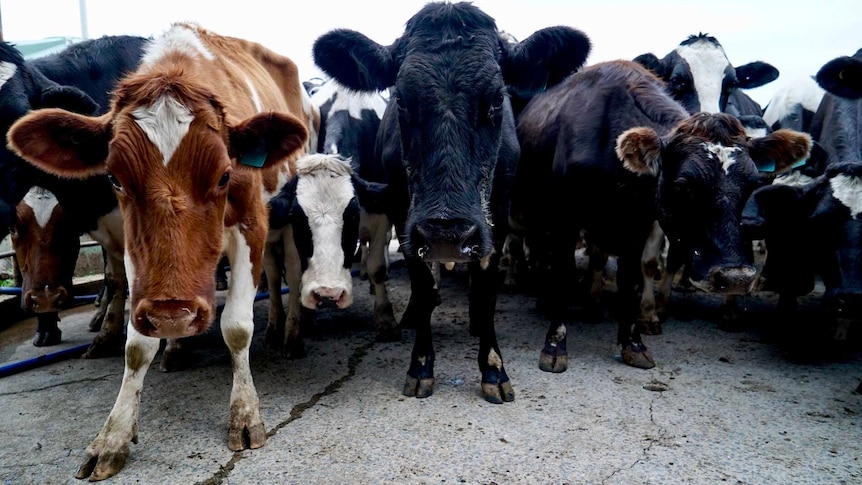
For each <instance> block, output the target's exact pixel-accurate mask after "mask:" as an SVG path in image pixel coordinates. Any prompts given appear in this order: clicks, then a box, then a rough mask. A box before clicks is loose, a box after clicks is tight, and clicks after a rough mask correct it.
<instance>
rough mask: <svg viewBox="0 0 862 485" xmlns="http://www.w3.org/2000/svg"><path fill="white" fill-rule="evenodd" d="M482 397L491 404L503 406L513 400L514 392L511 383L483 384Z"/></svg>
mask: <svg viewBox="0 0 862 485" xmlns="http://www.w3.org/2000/svg"><path fill="white" fill-rule="evenodd" d="M482 395H483V396H484V397H485V400H486V401H488V402H489V403H491V404H503V403H504V402H512V401H514V400H515V390H514V389H513V388H512V382H511V381H506V382H483V383H482Z"/></svg>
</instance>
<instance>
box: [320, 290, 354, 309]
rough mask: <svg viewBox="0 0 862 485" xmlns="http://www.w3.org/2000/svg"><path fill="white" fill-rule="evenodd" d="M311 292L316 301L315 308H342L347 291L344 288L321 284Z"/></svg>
mask: <svg viewBox="0 0 862 485" xmlns="http://www.w3.org/2000/svg"><path fill="white" fill-rule="evenodd" d="M312 294H313V295H314V300H315V301H316V302H317V308H344V306H343V303H344V299H345V295H346V294H347V291H345V289H344V288H330V287H326V286H321V287H319V288H317V289H315V290H314V291H312Z"/></svg>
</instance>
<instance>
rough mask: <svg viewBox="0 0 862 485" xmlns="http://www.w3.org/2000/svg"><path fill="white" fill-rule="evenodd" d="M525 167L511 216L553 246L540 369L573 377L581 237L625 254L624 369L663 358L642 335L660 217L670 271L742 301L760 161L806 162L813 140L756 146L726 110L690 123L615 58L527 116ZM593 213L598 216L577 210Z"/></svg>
mask: <svg viewBox="0 0 862 485" xmlns="http://www.w3.org/2000/svg"><path fill="white" fill-rule="evenodd" d="M518 139H519V140H520V142H521V161H520V163H519V165H518V172H517V178H516V185H515V188H514V189H513V201H512V202H513V208H520V212H518V211H515V210H513V218H519V219H520V220H521V221H522V226H524V227H526V228H528V230H529V231H530V233H531V234H533V235H534V236H535V237H534V239H533V240H537V239H539V238H542V237H545V238H546V239H545V240H546V243H545V244H546V245H547V246H548V247H549V248H550V258H551V259H550V266H551V268H550V275H549V278H546V279H545V281H546V284H547V287H546V288H545V289H543V291H542V292H541V294H542V295H543V297H545V298H546V299H547V304H546V305H544V306H545V307H546V308H548V309H549V312H550V319H551V323H550V327H549V329H548V333H547V336H546V342H545V346H544V349H543V350H542V353H541V357H540V361H539V365H540V368H541V369H542V370H545V371H550V372H562V371H564V370H566V367H567V363H568V357H567V353H566V326H565V324H564V319H565V313H566V303H567V302H568V301H570V298H568V295H567V292H568V290H569V286H570V285H568V284H567V282H568V281H569V280H570V279H571V277H572V274H573V271H574V264H575V263H574V252H575V245H576V244H577V242H578V236H579V233H580V232H581V231H584V232H585V233H586V235H587V240H588V242H589V243H590V244H591V245H594V246H595V247H597V248H599V249H601V250H602V251H605V252H607V253H611V254H616V255H617V257H618V262H617V264H618V267H617V288H618V290H617V299H618V301H617V303H616V305H615V310H616V312H617V315H616V318H617V320H618V323H619V330H618V342H619V344H620V345H621V346H622V359H623V361H624V362H625V363H626V364H629V365H632V366H635V367H641V368H650V367H653V366H654V365H655V364H654V361H653V359H652V357H651V355H650V354H649V352H648V350H647V349H646V346H645V345H644V344H643V342H642V341H641V337H640V330H639V329H638V328H637V327H635V328H634V329H633V328H632V327H633V325H634V323H635V321H636V317H637V307H638V304H637V301H636V291H635V288H636V285H637V284H638V282H639V280H640V273H639V261H640V257H641V255H642V254H643V250H644V241H646V240H647V236H648V235H649V233H650V231H651V229H652V225H653V221H656V220H657V221H658V222H659V223H660V224H661V227H662V229H664V231H665V233H666V234H667V237H668V238H669V239H670V241H671V243H672V244H671V252H670V253H669V255H668V274H669V275H670V274H674V273H676V272H677V270H678V269H679V268H680V267H681V266H682V265H685V266H686V269H687V275H688V281H689V282H690V283H691V284H692V285H693V286H694V287H695V288H697V289H698V290H702V291H707V292H715V293H744V292H746V291H748V290H749V289H750V287H751V285H752V283H753V282H754V277H755V269H754V267H753V266H752V261H751V259H750V256H751V254H750V251H746V249H745V248H744V244H743V240H742V238H741V234H740V227H739V220H740V216H741V212H742V208H743V204H744V203H745V200H746V199H747V197H748V195H749V194H750V193H751V192H752V190H754V188H755V187H756V186H757V184H758V183H759V176H758V170H757V167H756V165H755V162H754V161H753V160H764V161H767V162H769V163H772V162H773V161H774V162H775V163H776V164H777V165H778V166H779V169H783V168H786V167H788V166H789V165H790V164H792V163H794V162H796V161H798V160H799V159H801V158H804V157H805V156H807V154H808V151H809V149H810V139H809V137H808V136H807V135H805V134H801V133H795V132H789V131H778V132H775V133H773V134H771V135H768V136H767V137H765V138H758V139H748V138H747V136H746V134H745V131H744V129H743V126H742V124H741V123H740V122H739V120H738V119H737V118H736V117H734V116H731V115H727V114H724V113H717V114H709V113H697V114H694V115H691V116H689V115H688V113H687V112H686V110H685V109H684V108H683V107H682V106H681V105H680V104H679V103H678V102H677V101H675V100H674V99H672V98H671V97H670V96H669V95H668V94H667V91H666V90H665V88H664V85H663V83H662V82H661V80H659V79H658V78H656V77H655V76H654V75H653V74H652V73H651V72H649V71H647V70H646V69H644V68H643V67H642V66H640V65H639V64H637V63H634V62H630V61H614V62H607V63H601V64H597V65H595V66H591V67H588V68H586V69H584V70H583V71H581V72H579V73H576V74H574V75H572V76H570V77H569V78H567V79H566V80H565V81H564V82H562V83H561V84H559V85H558V86H556V87H554V88H552V89H549V90H548V91H547V92H545V93H542V94H539V95H537V96H536V97H535V98H534V99H533V100H532V101H530V103H529V104H528V105H527V107H526V108H525V109H524V112H523V113H522V114H521V116H520V117H519V119H518ZM575 207H590V208H591V210H589V211H577V210H568V209H569V208H575Z"/></svg>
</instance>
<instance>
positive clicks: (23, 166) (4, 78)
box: [0, 42, 99, 240]
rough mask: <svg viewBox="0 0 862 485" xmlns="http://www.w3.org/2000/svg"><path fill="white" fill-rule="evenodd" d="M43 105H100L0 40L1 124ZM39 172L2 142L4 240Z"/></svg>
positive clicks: (84, 109)
mask: <svg viewBox="0 0 862 485" xmlns="http://www.w3.org/2000/svg"><path fill="white" fill-rule="evenodd" d="M40 108H63V109H66V110H69V111H74V112H76V113H83V114H94V113H95V112H96V110H97V109H98V108H99V105H98V104H97V103H96V101H94V100H93V99H92V98H91V97H90V96H88V95H87V94H86V93H85V92H83V91H81V90H80V89H78V88H75V87H72V86H62V85H59V84H57V83H56V82H54V81H51V80H50V79H48V78H46V77H45V76H44V75H43V74H42V73H41V72H39V70H38V69H35V68H34V67H32V66H30V65H28V64H27V63H26V62H25V61H24V57H23V56H22V55H21V52H19V51H18V49H16V48H15V47H13V46H12V45H11V44H9V43H7V42H0V126H3V127H5V128H8V127H9V126H11V125H12V123H13V122H14V121H15V120H17V119H18V118H20V117H22V116H24V115H25V114H26V113H27V112H28V111H30V110H34V109H40ZM4 135H5V132H4ZM37 174H38V172H36V171H35V170H34V168H33V167H32V166H30V165H29V164H27V163H24V161H23V160H21V159H20V158H19V157H18V156H17V155H15V154H14V153H13V152H12V151H10V150H9V149H8V148H7V147H6V144H5V143H4V144H2V146H0V240H2V239H3V238H5V237H6V234H7V233H8V231H9V229H10V227H11V226H12V225H13V224H14V223H15V210H16V209H15V206H16V204H18V202H19V201H20V200H21V199H22V198H23V197H24V194H26V193H27V191H28V190H29V189H30V187H31V186H32V184H33V182H34V180H35V179H36V177H37Z"/></svg>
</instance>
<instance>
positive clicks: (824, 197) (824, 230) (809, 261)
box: [745, 161, 862, 318]
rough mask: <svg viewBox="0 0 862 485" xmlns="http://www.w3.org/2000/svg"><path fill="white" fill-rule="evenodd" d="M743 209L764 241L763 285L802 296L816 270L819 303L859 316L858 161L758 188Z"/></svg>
mask: <svg viewBox="0 0 862 485" xmlns="http://www.w3.org/2000/svg"><path fill="white" fill-rule="evenodd" d="M746 213H748V214H750V217H748V218H746V220H745V223H746V224H747V225H750V226H753V227H755V228H756V229H757V230H759V231H761V232H763V233H764V234H765V237H766V241H767V245H768V246H769V257H768V259H767V260H766V268H765V269H764V271H765V275H766V284H767V285H768V288H769V289H772V290H775V291H779V292H782V293H784V292H788V293H790V294H792V295H794V296H798V295H803V294H806V293H808V292H810V291H811V290H812V289H813V287H814V276H815V274H820V275H821V277H822V278H823V283H824V286H825V287H826V291H825V293H824V298H823V304H824V305H825V308H826V309H827V310H829V311H830V312H832V314H833V316H842V315H852V316H855V318H860V317H862V246H860V241H862V215H860V214H862V163H860V162H858V161H856V162H845V163H836V164H832V165H830V166H829V167H827V168H826V171H825V173H824V174H823V175H821V176H819V177H817V178H815V179H813V180H812V181H811V182H809V183H807V184H804V185H799V186H792V185H786V184H774V185H768V186H765V187H763V188H760V189H758V190H757V191H755V192H754V194H752V196H751V199H750V200H749V202H748V205H747V207H746Z"/></svg>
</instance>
